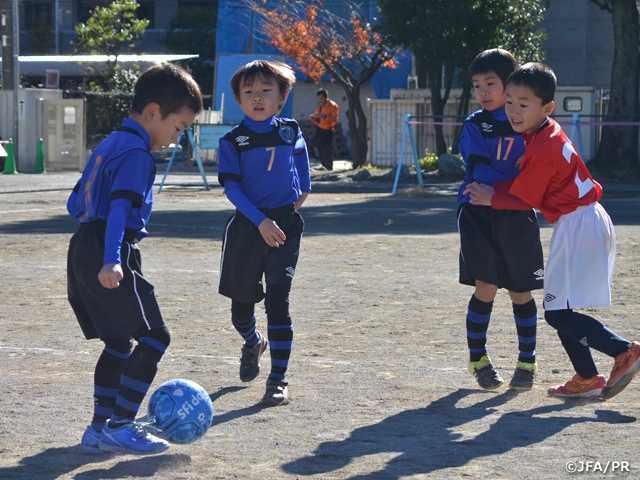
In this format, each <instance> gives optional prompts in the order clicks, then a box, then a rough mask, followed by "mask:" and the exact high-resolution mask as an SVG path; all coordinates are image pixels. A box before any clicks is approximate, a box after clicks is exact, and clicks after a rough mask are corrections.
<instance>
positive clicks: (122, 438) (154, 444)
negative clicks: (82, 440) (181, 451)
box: [99, 422, 169, 455]
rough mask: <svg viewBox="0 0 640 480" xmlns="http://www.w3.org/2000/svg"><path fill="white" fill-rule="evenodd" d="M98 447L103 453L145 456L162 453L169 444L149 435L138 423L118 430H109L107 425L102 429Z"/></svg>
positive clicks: (132, 423) (126, 425)
mask: <svg viewBox="0 0 640 480" xmlns="http://www.w3.org/2000/svg"><path fill="white" fill-rule="evenodd" d="M99 446H100V449H101V450H104V451H105V452H116V453H118V452H119V453H131V454H133V455H146V454H152V453H160V452H164V451H165V450H166V449H167V448H169V443H168V442H166V441H165V440H162V439H161V438H158V437H156V436H155V435H152V434H150V433H149V432H148V431H146V430H145V429H144V427H143V426H142V425H141V424H140V423H138V422H129V423H127V424H125V425H123V426H122V427H120V428H109V423H107V424H106V425H105V426H104V428H103V429H102V434H101V435H100V442H99Z"/></svg>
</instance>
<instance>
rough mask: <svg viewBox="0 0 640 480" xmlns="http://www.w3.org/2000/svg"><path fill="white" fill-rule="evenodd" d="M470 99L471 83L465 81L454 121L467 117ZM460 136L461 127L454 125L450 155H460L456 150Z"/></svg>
mask: <svg viewBox="0 0 640 480" xmlns="http://www.w3.org/2000/svg"><path fill="white" fill-rule="evenodd" d="M470 98H471V82H470V81H469V80H465V81H464V82H463V83H462V95H461V96H460V104H459V105H458V118H457V119H456V121H460V120H463V119H465V118H467V116H469V99H470ZM460 135H462V125H456V128H455V130H454V132H453V145H451V153H453V154H454V155H457V154H458V153H460V150H458V142H459V141H460Z"/></svg>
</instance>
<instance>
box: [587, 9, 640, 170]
mask: <svg viewBox="0 0 640 480" xmlns="http://www.w3.org/2000/svg"><path fill="white" fill-rule="evenodd" d="M591 1H592V2H593V3H595V4H596V5H598V6H599V7H600V8H601V9H603V10H606V11H607V12H610V13H611V17H612V21H613V39H614V46H615V47H614V48H615V49H614V53H613V65H612V67H611V93H610V95H609V108H608V111H607V115H608V117H606V118H605V120H610V121H630V120H632V119H634V118H637V117H634V115H638V114H639V113H640V103H639V97H638V87H639V86H640V59H639V57H638V41H639V35H640V20H639V18H638V5H637V2H636V0H591ZM594 163H595V164H596V165H597V166H599V167H604V168H607V169H613V170H618V171H623V172H624V171H626V170H629V169H633V170H637V169H638V127H619V126H603V127H602V137H601V140H600V145H599V147H598V151H597V152H596V157H595V159H594Z"/></svg>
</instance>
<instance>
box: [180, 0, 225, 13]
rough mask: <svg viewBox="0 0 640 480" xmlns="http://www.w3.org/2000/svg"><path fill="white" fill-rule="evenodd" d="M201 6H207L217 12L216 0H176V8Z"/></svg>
mask: <svg viewBox="0 0 640 480" xmlns="http://www.w3.org/2000/svg"><path fill="white" fill-rule="evenodd" d="M194 7H203V8H208V9H211V10H212V11H213V13H217V11H218V0H178V8H194Z"/></svg>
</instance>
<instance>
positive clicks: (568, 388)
mask: <svg viewBox="0 0 640 480" xmlns="http://www.w3.org/2000/svg"><path fill="white" fill-rule="evenodd" d="M606 384H607V379H606V378H604V376H603V375H595V376H593V377H591V378H582V377H581V376H580V375H578V374H575V375H574V376H573V378H572V379H571V380H569V381H568V382H567V383H565V384H564V385H556V386H555V387H551V388H550V389H549V390H548V392H549V395H553V396H554V397H567V398H589V397H598V396H600V394H601V393H602V389H603V388H604V386H605V385H606Z"/></svg>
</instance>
